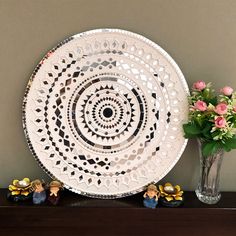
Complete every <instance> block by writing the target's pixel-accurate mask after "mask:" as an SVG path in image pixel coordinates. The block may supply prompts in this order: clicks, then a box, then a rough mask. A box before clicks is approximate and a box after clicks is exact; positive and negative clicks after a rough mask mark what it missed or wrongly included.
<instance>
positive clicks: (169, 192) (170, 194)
mask: <svg viewBox="0 0 236 236" xmlns="http://www.w3.org/2000/svg"><path fill="white" fill-rule="evenodd" d="M159 190H160V194H161V198H160V203H161V204H162V205H163V206H167V207H178V206H180V205H181V204H183V193H184V192H183V191H181V188H180V186H179V185H175V186H173V185H172V184H171V183H166V184H165V185H164V186H162V185H159Z"/></svg>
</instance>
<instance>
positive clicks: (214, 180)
mask: <svg viewBox="0 0 236 236" xmlns="http://www.w3.org/2000/svg"><path fill="white" fill-rule="evenodd" d="M202 147H203V141H202V140H200V139H198V149H199V157H200V178H199V182H198V187H197V189H196V190H195V192H196V195H197V197H198V199H199V200H200V201H201V202H204V203H207V204H216V203H217V202H218V201H219V200H220V198H221V194H220V191H219V181H220V169H221V164H222V159H223V156H224V150H222V149H219V150H218V151H217V152H216V153H214V154H213V155H209V156H204V155H203V153H202Z"/></svg>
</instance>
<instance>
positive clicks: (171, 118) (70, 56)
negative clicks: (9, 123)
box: [23, 29, 188, 198]
mask: <svg viewBox="0 0 236 236" xmlns="http://www.w3.org/2000/svg"><path fill="white" fill-rule="evenodd" d="M187 95H188V87H187V84H186V81H185V79H184V76H183V74H182V73H181V71H180V69H179V67H178V66H177V65H176V63H175V62H174V61H173V59H172V58H171V57H170V56H169V55H168V54H167V53H166V52H165V51H164V50H163V49H162V48H160V47H159V46H158V45H157V44H155V43H153V42H152V41H150V40H148V39H146V38H145V37H143V36H140V35H138V34H134V33H131V32H128V31H124V30H118V29H99V30H92V31H88V32H85V33H81V34H77V35H75V36H72V37H70V38H68V39H66V40H65V41H63V42H62V43H60V44H59V45H58V46H56V47H55V48H54V49H52V50H51V51H49V52H48V53H47V55H46V56H45V57H44V58H43V59H42V60H41V61H40V63H39V64H38V66H37V67H36V69H35V71H34V73H33V75H32V77H31V79H30V81H29V83H28V86H27V90H26V94H25V98H24V104H23V124H24V130H25V134H26V138H27V141H28V144H29V147H30V149H31V151H32V153H33V155H34V156H35V158H36V159H37V160H38V162H39V163H40V165H41V166H42V167H43V169H44V170H45V171H46V172H47V173H48V174H49V175H50V176H52V177H54V178H57V179H58V180H60V181H62V182H63V183H64V184H65V187H66V188H68V189H70V190H72V191H74V192H77V193H80V194H83V195H87V196H91V197H97V198H117V197H123V196H128V195H131V194H134V193H137V192H140V191H142V190H143V188H144V187H145V186H146V185H147V184H149V183H150V182H157V181H159V180H160V179H161V178H163V177H164V176H165V175H166V174H167V173H168V172H169V171H170V170H171V169H172V167H173V166H174V165H175V163H176V162H177V161H178V159H179V158H180V156H181V154H182V152H183V150H184V148H185V146H186V140H185V139H184V138H183V132H182V124H183V122H185V121H186V120H187V114H188V101H187Z"/></svg>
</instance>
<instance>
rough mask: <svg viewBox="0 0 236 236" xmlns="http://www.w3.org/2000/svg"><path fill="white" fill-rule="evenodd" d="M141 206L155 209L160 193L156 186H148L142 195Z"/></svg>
mask: <svg viewBox="0 0 236 236" xmlns="http://www.w3.org/2000/svg"><path fill="white" fill-rule="evenodd" d="M143 197H144V200H143V205H144V206H145V207H147V208H152V209H154V208H156V206H157V203H158V198H159V197H160V192H159V191H158V189H157V187H156V185H154V184H150V185H149V186H148V187H147V191H146V192H145V193H144V195H143Z"/></svg>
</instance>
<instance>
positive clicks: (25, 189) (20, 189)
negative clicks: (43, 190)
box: [7, 178, 32, 202]
mask: <svg viewBox="0 0 236 236" xmlns="http://www.w3.org/2000/svg"><path fill="white" fill-rule="evenodd" d="M31 187H32V185H31V182H30V179H29V178H24V179H22V180H17V179H15V180H13V181H12V184H10V185H9V187H8V189H9V191H10V192H9V193H8V195H7V198H8V199H9V200H11V201H14V202H18V201H24V200H28V199H30V198H31V197H32V194H31V192H32V188H31Z"/></svg>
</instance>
